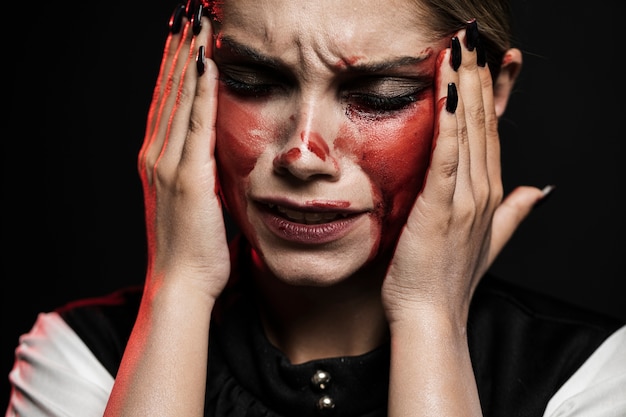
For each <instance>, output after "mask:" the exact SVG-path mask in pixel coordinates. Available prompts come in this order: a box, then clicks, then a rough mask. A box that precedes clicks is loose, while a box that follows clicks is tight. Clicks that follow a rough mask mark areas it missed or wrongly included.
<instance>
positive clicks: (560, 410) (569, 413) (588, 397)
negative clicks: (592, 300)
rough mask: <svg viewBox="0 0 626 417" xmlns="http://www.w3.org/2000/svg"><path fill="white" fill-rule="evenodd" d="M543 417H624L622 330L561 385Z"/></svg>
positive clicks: (625, 337)
mask: <svg viewBox="0 0 626 417" xmlns="http://www.w3.org/2000/svg"><path fill="white" fill-rule="evenodd" d="M543 415H544V417H589V416H593V417H624V416H626V326H624V327H622V328H621V329H619V330H618V331H616V332H615V333H613V334H612V335H611V336H610V337H609V338H608V339H607V340H605V341H604V343H603V344H602V345H600V347H599V348H598V349H597V350H596V351H595V352H594V353H593V354H592V355H591V356H590V357H589V358H588V359H587V361H586V362H585V363H584V364H583V365H582V366H581V367H580V368H579V369H578V370H577V371H576V372H575V373H574V375H572V376H571V377H570V379H568V380H567V381H566V382H565V384H563V386H562V387H561V388H560V389H559V390H558V391H557V392H556V394H555V395H554V396H553V397H552V399H551V400H550V402H549V403H548V406H547V408H546V411H545V413H544V414H543Z"/></svg>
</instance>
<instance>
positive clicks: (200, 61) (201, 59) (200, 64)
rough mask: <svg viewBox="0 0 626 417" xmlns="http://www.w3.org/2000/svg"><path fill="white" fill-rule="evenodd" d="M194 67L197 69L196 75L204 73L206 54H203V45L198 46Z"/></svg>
mask: <svg viewBox="0 0 626 417" xmlns="http://www.w3.org/2000/svg"><path fill="white" fill-rule="evenodd" d="M196 68H197V69H198V77H199V76H201V75H202V74H204V70H205V68H206V56H205V55H204V45H201V46H200V48H198V55H196Z"/></svg>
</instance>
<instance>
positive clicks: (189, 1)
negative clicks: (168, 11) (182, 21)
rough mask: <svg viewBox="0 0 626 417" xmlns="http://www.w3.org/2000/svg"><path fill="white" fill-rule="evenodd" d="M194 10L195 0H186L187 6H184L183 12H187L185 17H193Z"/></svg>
mask: <svg viewBox="0 0 626 417" xmlns="http://www.w3.org/2000/svg"><path fill="white" fill-rule="evenodd" d="M195 10H196V0H187V6H185V13H186V14H187V19H189V20H191V18H192V17H193V12H194V11H195Z"/></svg>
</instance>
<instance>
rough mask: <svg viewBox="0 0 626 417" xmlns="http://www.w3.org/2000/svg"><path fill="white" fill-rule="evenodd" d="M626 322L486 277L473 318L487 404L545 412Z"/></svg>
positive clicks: (471, 336)
mask: <svg viewBox="0 0 626 417" xmlns="http://www.w3.org/2000/svg"><path fill="white" fill-rule="evenodd" d="M623 325H624V322H623V321H622V320H619V319H617V318H614V317H610V316H606V315H603V314H600V313H597V312H594V311H590V310H587V309H584V308H581V307H578V306H576V305H574V304H571V303H567V302H565V301H562V300H559V299H557V298H554V297H552V296H549V295H546V294H542V293H539V292H536V291H533V290H530V289H526V288H523V287H521V286H518V285H515V284H512V283H509V282H507V281H504V280H501V279H498V278H496V277H493V276H487V277H485V279H484V281H483V282H481V284H480V285H479V287H478V289H477V290H476V294H475V297H474V299H473V301H472V307H471V312H470V318H469V321H468V341H469V345H470V352H471V355H472V361H473V363H474V366H475V372H476V377H477V382H478V384H479V390H480V391H481V397H483V398H482V402H483V404H486V405H487V407H489V408H493V409H495V410H497V409H498V407H504V405H505V403H506V405H507V406H510V405H511V404H518V405H519V406H521V407H523V408H525V409H529V410H530V409H533V408H534V412H535V413H539V414H535V415H540V411H541V410H543V409H545V406H546V404H547V402H548V401H549V400H550V398H551V397H552V395H554V394H555V393H556V392H557V391H558V389H559V388H560V387H561V386H562V385H563V384H564V383H565V382H566V381H567V380H568V379H569V378H570V377H571V376H572V375H573V374H574V373H575V372H576V371H577V370H578V369H579V368H580V367H581V366H582V365H583V364H584V363H585V362H586V361H587V359H589V357H590V356H591V355H593V353H594V352H595V351H596V350H598V348H599V347H600V346H601V345H602V344H603V343H604V342H605V341H606V340H607V339H608V338H609V337H610V336H612V335H613V334H614V333H615V332H616V331H617V330H618V329H620V328H621V327H622V326H623ZM529 399H532V401H530V400H529ZM522 404H523V406H522ZM509 409H510V408H509ZM496 415H497V413H496ZM528 415H533V413H529V414H528Z"/></svg>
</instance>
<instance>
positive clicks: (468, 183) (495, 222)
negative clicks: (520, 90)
mask: <svg viewBox="0 0 626 417" xmlns="http://www.w3.org/2000/svg"><path fill="white" fill-rule="evenodd" d="M457 36H458V39H459V40H460V42H459V43H460V44H461V46H460V50H461V56H462V59H461V63H460V66H459V67H458V70H456V71H455V70H454V69H453V68H452V65H451V49H450V48H448V49H447V50H445V56H444V57H443V59H442V60H441V61H440V64H439V65H440V68H439V76H438V80H439V85H438V87H437V89H438V91H437V98H438V100H437V101H436V105H437V115H438V119H437V120H436V122H435V125H436V126H435V134H434V135H435V137H434V139H433V140H434V141H433V154H432V159H431V164H430V167H429V171H428V173H427V176H426V180H425V185H424V189H423V191H422V192H421V193H420V195H419V196H418V197H417V199H416V202H415V204H414V207H413V209H412V211H411V213H410V215H409V217H408V220H407V223H406V225H405V227H404V229H403V231H402V233H401V236H400V239H399V242H398V245H397V248H396V251H395V255H394V257H393V260H392V263H391V266H390V268H389V270H388V274H387V277H386V279H385V282H384V285H383V302H384V305H385V309H386V312H387V315H388V318H389V319H390V320H391V321H393V320H395V319H396V318H401V317H402V314H403V312H405V311H406V312H411V311H414V310H415V309H416V308H417V309H424V308H429V309H430V308H433V309H434V311H438V312H442V313H444V314H445V315H446V316H447V317H453V319H454V320H455V321H457V322H458V323H459V324H462V325H464V324H465V321H466V319H467V313H468V309H469V303H470V300H471V298H472V295H473V292H474V290H475V288H476V286H477V284H478V282H479V281H480V278H481V277H482V276H483V275H484V273H485V272H486V271H487V269H488V268H489V266H490V265H491V264H492V262H493V261H494V259H495V258H496V256H497V255H498V254H499V253H500V251H501V250H502V248H503V247H504V245H505V244H506V242H507V241H508V240H509V239H510V237H511V236H512V234H513V232H514V231H515V230H516V228H517V227H518V226H519V224H520V223H521V221H522V220H523V219H524V218H525V217H526V216H527V215H528V213H529V212H530V210H531V209H532V207H533V205H534V204H535V203H536V202H537V201H539V200H540V199H541V198H542V197H543V195H544V194H543V192H542V191H541V190H540V189H538V188H536V187H527V186H524V187H519V188H517V189H516V190H514V192H512V193H511V194H510V195H509V196H508V197H507V198H506V199H504V200H503V186H502V179H501V170H500V143H499V135H498V117H497V114H496V109H495V104H494V93H493V83H492V79H491V75H490V71H489V68H488V67H487V66H480V65H478V64H477V49H473V50H472V51H470V50H469V49H468V48H467V47H466V45H465V30H462V31H460V32H459V33H458V34H457ZM451 83H453V85H451V86H450V87H449V84H451ZM449 88H450V90H449ZM455 92H456V93H457V95H458V104H457V105H456V108H455V109H454V107H455V106H454V102H455V99H454V97H453V96H454V93H455ZM450 106H451V107H450ZM430 311H433V310H430ZM410 314H412V313H410Z"/></svg>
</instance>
